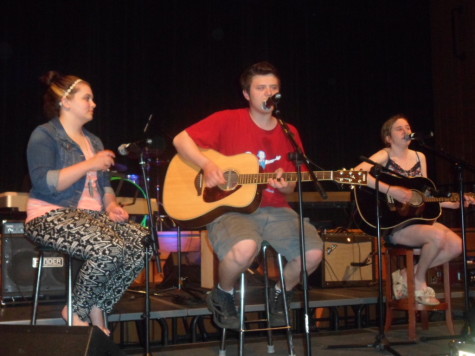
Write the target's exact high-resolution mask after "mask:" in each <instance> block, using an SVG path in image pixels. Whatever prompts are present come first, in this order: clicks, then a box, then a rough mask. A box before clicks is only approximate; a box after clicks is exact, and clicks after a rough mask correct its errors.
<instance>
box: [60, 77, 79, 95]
mask: <svg viewBox="0 0 475 356" xmlns="http://www.w3.org/2000/svg"><path fill="white" fill-rule="evenodd" d="M79 82H82V79H76V80H75V81H74V83H73V84H71V85H70V86H69V88H68V89H67V90H66V91H65V92H64V94H63V96H62V97H61V99H62V98H65V97H67V96H68V95H69V94H71V92H72V91H73V89H74V88H75V87H76V85H77V84H78V83H79Z"/></svg>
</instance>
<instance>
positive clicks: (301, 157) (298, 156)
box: [273, 102, 328, 356]
mask: <svg viewBox="0 0 475 356" xmlns="http://www.w3.org/2000/svg"><path fill="white" fill-rule="evenodd" d="M273 104H274V113H273V114H274V116H275V117H276V118H277V122H278V123H279V125H280V126H281V127H282V130H283V131H284V133H285V135H286V136H287V138H288V139H289V141H290V143H291V144H292V146H293V147H294V150H295V151H294V152H290V153H289V159H291V160H293V161H295V165H296V166H297V187H298V202H299V204H298V206H299V208H298V210H299V211H298V213H299V224H300V225H299V233H300V256H301V258H300V261H301V274H302V286H303V296H304V330H305V345H306V351H307V352H306V354H307V355H309V356H311V355H312V343H311V338H310V323H309V321H310V317H309V313H308V302H309V301H308V299H309V298H308V275H307V261H306V257H305V234H304V221H303V194H302V171H301V165H302V163H305V166H306V167H307V169H308V171H309V174H310V177H311V178H312V181H313V182H314V183H315V186H316V188H317V190H318V192H319V193H320V195H321V196H322V198H323V199H327V198H328V195H327V193H326V192H325V191H324V189H323V187H322V186H321V184H320V182H319V181H318V178H317V176H316V175H315V172H313V170H312V167H311V166H310V160H309V159H308V157H307V156H306V155H305V153H304V152H303V150H302V148H301V147H300V146H299V144H298V143H297V141H296V140H295V137H294V135H293V133H292V132H290V130H289V127H288V125H287V123H285V122H284V121H283V120H282V118H281V116H280V111H279V110H278V108H277V102H274V103H273Z"/></svg>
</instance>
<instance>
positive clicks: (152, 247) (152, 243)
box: [139, 150, 160, 356]
mask: <svg viewBox="0 0 475 356" xmlns="http://www.w3.org/2000/svg"><path fill="white" fill-rule="evenodd" d="M139 164H140V167H141V168H142V176H143V180H144V188H145V195H146V197H147V208H148V218H149V224H150V225H149V226H150V232H151V239H148V241H145V242H144V245H145V249H146V253H145V311H144V314H143V315H142V319H143V320H144V321H145V355H146V356H149V355H150V356H151V353H150V304H151V303H150V273H149V259H150V256H151V254H152V251H153V255H154V256H155V258H156V259H157V263H158V264H159V265H160V252H159V246H158V235H157V229H156V227H155V221H154V219H153V211H152V202H151V199H150V194H149V187H148V175H147V168H146V162H145V157H144V152H143V150H142V152H141V153H140V162H139ZM157 203H158V202H157Z"/></svg>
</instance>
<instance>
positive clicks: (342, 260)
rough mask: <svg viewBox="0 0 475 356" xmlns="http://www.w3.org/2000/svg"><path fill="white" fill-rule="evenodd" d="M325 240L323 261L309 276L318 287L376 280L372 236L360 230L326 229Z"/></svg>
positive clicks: (365, 284)
mask: <svg viewBox="0 0 475 356" xmlns="http://www.w3.org/2000/svg"><path fill="white" fill-rule="evenodd" d="M321 237H322V240H323V252H324V256H323V261H322V263H321V265H320V268H319V269H318V270H317V272H315V273H314V275H312V276H311V278H310V284H311V285H313V286H316V287H322V288H327V287H344V286H368V285H370V284H371V283H373V280H374V271H373V261H374V253H373V242H374V238H373V237H372V236H369V235H366V234H364V233H362V232H361V231H360V230H358V231H352V232H327V233H324V234H322V235H321Z"/></svg>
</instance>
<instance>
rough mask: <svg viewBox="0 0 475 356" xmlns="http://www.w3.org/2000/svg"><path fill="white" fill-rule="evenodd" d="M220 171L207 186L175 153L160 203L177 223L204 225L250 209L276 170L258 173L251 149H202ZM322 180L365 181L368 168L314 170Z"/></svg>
mask: <svg viewBox="0 0 475 356" xmlns="http://www.w3.org/2000/svg"><path fill="white" fill-rule="evenodd" d="M202 152H203V154H205V155H206V156H207V157H209V158H210V159H211V160H213V162H215V163H216V164H217V165H218V166H219V167H220V168H221V169H222V170H223V171H224V177H225V179H226V183H225V184H222V185H219V186H216V187H213V188H207V187H206V182H205V179H204V174H203V171H202V170H201V169H200V168H199V167H198V166H196V165H194V164H191V163H189V162H188V161H185V160H184V159H183V157H182V156H180V155H179V154H177V155H175V156H174V157H173V158H172V160H171V161H170V164H169V166H168V169H167V173H166V175H165V181H164V186H163V206H164V208H165V211H166V213H167V214H168V216H169V217H170V218H172V219H173V220H174V221H176V223H177V224H178V225H180V226H182V227H186V228H197V227H201V226H204V225H206V224H208V223H210V222H211V221H213V220H214V219H216V218H217V217H218V216H220V215H222V214H224V213H226V212H230V211H236V212H241V213H252V212H253V211H255V210H256V209H257V208H258V207H259V204H260V202H261V195H262V194H261V190H262V189H260V188H259V187H263V186H265V184H267V182H268V180H269V179H270V178H273V177H275V176H276V174H275V173H259V161H258V158H257V157H256V156H255V155H253V154H251V153H242V154H238V155H235V156H225V155H223V154H221V153H219V152H216V151H214V150H211V149H208V150H202ZM314 173H315V175H316V176H317V178H318V179H319V180H322V181H335V182H337V183H340V184H352V185H362V184H366V177H367V172H363V171H347V170H340V171H315V172H314ZM297 175H298V173H296V172H292V173H290V172H287V173H284V174H283V175H282V177H283V178H284V179H285V180H287V181H289V182H295V181H297V178H298V177H297ZM302 180H303V181H310V180H311V176H310V173H309V172H303V173H302Z"/></svg>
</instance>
